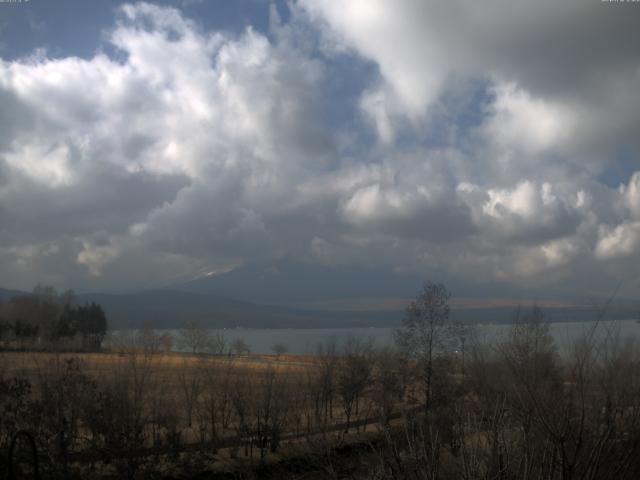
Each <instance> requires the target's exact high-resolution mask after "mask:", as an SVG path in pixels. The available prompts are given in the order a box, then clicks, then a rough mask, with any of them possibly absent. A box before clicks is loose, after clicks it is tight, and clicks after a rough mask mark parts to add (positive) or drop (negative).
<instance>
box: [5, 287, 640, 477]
mask: <svg viewBox="0 0 640 480" xmlns="http://www.w3.org/2000/svg"><path fill="white" fill-rule="evenodd" d="M448 299H449V296H448V293H447V291H446V289H444V287H442V286H440V285H426V286H425V288H424V290H423V291H422V292H421V294H420V295H419V296H418V298H417V299H416V301H415V302H413V303H412V304H411V305H410V306H409V308H408V310H407V314H406V317H405V320H404V323H403V327H402V328H401V329H400V331H399V334H398V338H397V345H396V348H393V349H374V348H372V346H371V345H370V344H368V343H366V342H362V341H359V340H357V339H350V340H348V341H346V342H345V343H344V344H342V345H336V344H325V345H320V346H319V347H318V351H317V354H316V355H315V356H313V357H296V356H290V355H286V354H284V353H283V352H280V353H279V354H278V355H274V356H256V355H254V356H251V355H248V354H247V352H246V351H245V352H243V351H242V349H240V348H238V349H236V350H237V353H234V354H232V353H230V349H229V348H227V346H225V345H224V339H217V345H218V347H217V348H220V347H222V349H221V350H220V352H222V353H218V354H193V353H191V354H175V353H167V352H163V351H162V349H158V348H157V345H158V342H157V341H156V339H157V338H159V337H160V336H159V335H157V334H156V333H155V332H153V331H149V330H146V331H144V332H141V335H144V339H142V340H143V341H141V342H140V343H139V347H138V348H136V349H131V348H130V349H127V350H122V351H112V352H102V353H80V354H72V353H60V352H51V353H47V352H8V353H5V354H4V355H3V356H2V357H0V368H1V370H0V409H1V410H2V416H1V417H0V449H1V450H4V451H6V450H7V449H8V448H9V446H10V442H11V440H12V438H14V434H15V432H17V431H19V430H26V431H27V432H30V434H32V435H33V437H34V438H35V441H36V445H37V449H38V452H39V460H40V463H39V469H40V471H41V473H42V474H43V477H44V478H74V477H77V478H100V477H103V478H192V477H193V478H223V477H222V476H220V477H216V476H215V475H222V473H223V472H226V473H227V474H228V475H230V476H227V477H224V478H300V474H301V472H307V473H308V476H306V477H305V478H336V479H337V478H353V479H360V478H362V479H365V478H375V479H458V478H460V479H469V480H471V479H521V478H526V479H563V480H568V479H601V478H602V479H607V478H616V479H625V478H629V479H632V478H638V474H639V472H640V455H639V454H640V369H639V368H638V366H639V364H638V362H639V360H640V358H639V357H638V354H639V352H638V349H637V348H636V346H635V344H634V343H633V342H632V341H623V340H622V339H619V338H618V337H617V336H616V334H615V331H614V330H611V329H608V330H607V329H605V328H604V326H603V324H602V323H600V322H598V321H596V322H594V323H593V325H592V328H591V329H590V330H589V331H587V332H586V333H585V335H584V336H583V337H582V338H580V339H578V340H577V341H575V342H574V344H573V348H572V349H571V351H570V353H569V355H567V356H563V357H562V358H560V357H559V355H558V353H557V351H556V348H555V345H554V343H553V339H552V337H551V336H550V334H549V330H548V325H547V324H545V322H544V315H543V313H542V312H541V311H540V310H539V309H537V308H533V309H531V310H529V311H526V312H516V315H515V319H514V324H513V327H512V329H511V332H510V334H509V335H508V336H507V337H506V338H502V339H500V340H499V341H498V342H497V343H496V344H494V345H486V344H484V343H482V342H480V341H478V340H477V339H476V338H475V335H474V332H473V330H472V329H470V328H468V327H464V326H461V325H456V324H455V323H454V322H451V321H450V319H449V306H448ZM190 333H191V334H192V335H191V338H192V339H195V338H198V336H197V335H195V334H194V333H195V331H193V330H192V331H191V332H190ZM188 335H189V332H186V333H185V337H186V338H189V337H188ZM145 339H146V340H145ZM194 342H195V340H194ZM16 452H17V453H16V459H17V460H18V463H19V465H17V467H16V468H17V469H22V470H27V469H29V468H32V467H30V465H31V464H32V462H31V461H30V460H29V457H28V456H27V457H25V458H23V456H21V452H22V454H25V453H28V445H27V444H26V443H22V440H20V441H19V442H18V445H17V448H16ZM0 458H2V459H3V460H1V461H2V462H4V458H5V456H2V457H0ZM7 468H8V467H7V465H6V463H2V464H0V469H3V470H2V471H1V472H0V475H1V476H3V477H4V476H5V474H6V473H7ZM203 472H209V474H208V476H204V473H203ZM216 472H218V473H216ZM313 475H315V476H313Z"/></svg>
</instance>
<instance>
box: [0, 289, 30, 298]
mask: <svg viewBox="0 0 640 480" xmlns="http://www.w3.org/2000/svg"><path fill="white" fill-rule="evenodd" d="M26 294H27V292H21V291H20V290H6V289H4V288H0V300H3V301H6V300H9V299H10V298H12V297H15V296H17V295H26Z"/></svg>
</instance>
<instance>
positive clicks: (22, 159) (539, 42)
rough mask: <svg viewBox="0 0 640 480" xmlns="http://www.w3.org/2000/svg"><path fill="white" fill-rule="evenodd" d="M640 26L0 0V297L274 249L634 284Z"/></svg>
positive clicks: (349, 6) (232, 261)
mask: <svg viewBox="0 0 640 480" xmlns="http://www.w3.org/2000/svg"><path fill="white" fill-rule="evenodd" d="M638 25H640V3H638V2H603V1H600V0H566V1H562V2H558V1H557V0H537V1H532V2H510V1H498V0H487V1H485V2H477V1H471V0H469V1H461V0H451V1H447V2H442V1H428V0H396V1H394V2H388V1H383V0H351V1H349V2H343V1H329V0H298V1H291V2H267V1H259V0H247V1H238V2H230V1H222V0H220V1H214V0H211V1H197V0H182V1H177V0H176V1H168V0H167V1H162V2H149V3H144V2H140V3H122V2H119V1H101V2H87V1H85V0H67V1H64V0H58V1H46V0H29V1H24V0H23V1H13V2H9V1H6V0H5V1H2V2H0V286H3V287H5V288H9V287H11V288H31V287H32V286H33V285H35V284H36V283H45V284H51V285H54V286H57V287H59V288H67V287H73V288H76V289H80V290H82V289H85V290H86V289H92V290H100V289H102V290H110V289H127V288H132V289H135V288H150V287H154V286H158V285H168V284H171V283H172V282H182V281H185V280H188V279H191V278H195V277H198V276H201V275H206V274H216V273H219V272H224V271H228V270H229V269H233V268H235V267H238V266H243V265H252V264H258V263H259V264H264V262H277V261H279V260H282V259H287V261H293V262H304V263H307V264H311V265H318V266H322V267H336V268H339V269H343V270H344V269H349V268H353V269H362V268H372V269H377V270H384V271H388V272H396V273H398V272H400V273H402V272H406V273H408V274H412V275H415V274H417V275H419V276H421V277H422V278H424V279H425V280H430V281H439V280H442V279H445V280H446V281H447V283H448V284H449V285H450V286H451V289H452V290H453V291H454V292H455V291H456V287H457V286H460V287H459V288H464V289H465V290H466V291H468V292H471V291H473V290H474V289H477V290H478V291H485V292H488V291H491V290H493V291H494V292H495V293H496V294H498V293H499V292H500V291H501V289H505V288H514V287H517V288H518V289H521V290H523V291H531V292H535V294H536V295H547V296H553V295H560V296H561V295H576V294H577V295H587V294H603V295H607V294H610V293H612V292H613V291H614V290H615V291H618V292H619V294H621V295H622V296H625V297H630V298H640V268H639V260H640V93H639V92H640V29H639V28H637V26H638ZM302 280H303V279H301V281H302Z"/></svg>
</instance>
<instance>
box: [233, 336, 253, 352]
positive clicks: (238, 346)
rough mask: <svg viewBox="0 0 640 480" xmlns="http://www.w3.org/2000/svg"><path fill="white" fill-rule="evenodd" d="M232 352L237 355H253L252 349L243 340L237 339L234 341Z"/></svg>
mask: <svg viewBox="0 0 640 480" xmlns="http://www.w3.org/2000/svg"><path fill="white" fill-rule="evenodd" d="M231 350H232V351H234V352H235V353H236V355H244V354H245V353H246V354H247V355H250V354H251V348H250V347H249V345H248V344H247V342H245V341H244V339H243V338H237V339H236V340H234V341H233V342H232V343H231Z"/></svg>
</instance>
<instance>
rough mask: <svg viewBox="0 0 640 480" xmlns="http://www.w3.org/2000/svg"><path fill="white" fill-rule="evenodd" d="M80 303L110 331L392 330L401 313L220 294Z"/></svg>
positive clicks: (166, 293) (92, 298) (159, 294)
mask: <svg viewBox="0 0 640 480" xmlns="http://www.w3.org/2000/svg"><path fill="white" fill-rule="evenodd" d="M77 299H78V302H79V303H85V302H96V303H98V304H100V305H102V307H103V308H104V310H105V313H106V314H107V318H108V319H109V324H110V326H111V328H139V327H142V326H143V325H145V324H149V325H151V326H153V327H154V328H179V327H180V326H182V325H183V324H184V323H185V322H188V321H195V322H198V323H200V324H201V325H203V326H207V327H210V328H229V327H245V328H314V327H315V328H317V327H357V326H381V325H386V326H388V325H393V324H395V323H396V322H397V320H398V318H399V317H398V315H397V314H396V312H388V311H377V312H353V311H322V310H310V309H297V308H288V307H278V306H272V305H257V304H253V303H249V302H243V301H238V300H233V299H230V298H226V297H221V296H216V295H206V294H199V293H192V292H180V291H171V290H151V291H145V292H136V293H128V294H118V295H115V294H101V293H95V294H82V295H78V296H77Z"/></svg>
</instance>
